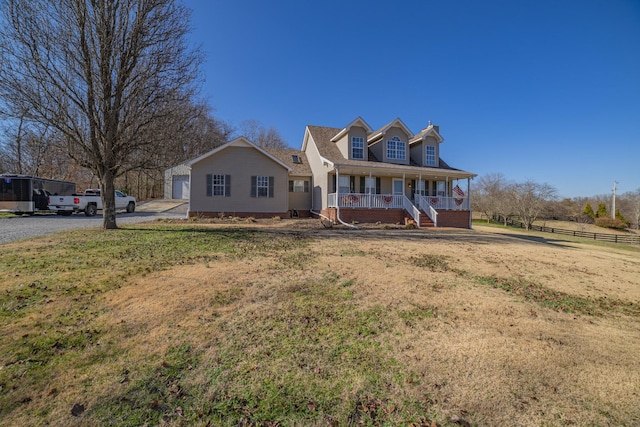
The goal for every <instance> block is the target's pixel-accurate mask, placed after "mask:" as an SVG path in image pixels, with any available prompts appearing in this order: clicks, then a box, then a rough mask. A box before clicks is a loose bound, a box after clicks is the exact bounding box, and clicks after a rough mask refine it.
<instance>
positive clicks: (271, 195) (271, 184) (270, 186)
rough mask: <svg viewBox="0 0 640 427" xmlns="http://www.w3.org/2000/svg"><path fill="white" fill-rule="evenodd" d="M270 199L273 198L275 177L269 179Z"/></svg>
mask: <svg viewBox="0 0 640 427" xmlns="http://www.w3.org/2000/svg"><path fill="white" fill-rule="evenodd" d="M269 197H273V177H272V176H270V177H269Z"/></svg>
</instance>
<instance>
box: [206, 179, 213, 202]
mask: <svg viewBox="0 0 640 427" xmlns="http://www.w3.org/2000/svg"><path fill="white" fill-rule="evenodd" d="M212 195H213V175H212V174H210V173H208V174H207V197H211V196H212Z"/></svg>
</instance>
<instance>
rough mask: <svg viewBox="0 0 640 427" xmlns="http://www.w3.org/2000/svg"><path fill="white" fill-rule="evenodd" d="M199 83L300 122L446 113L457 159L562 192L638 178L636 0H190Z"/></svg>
mask: <svg viewBox="0 0 640 427" xmlns="http://www.w3.org/2000/svg"><path fill="white" fill-rule="evenodd" d="M185 3H186V5H187V6H188V7H189V8H191V9H192V10H193V15H192V21H191V23H192V26H193V32H192V34H191V38H192V41H193V43H194V44H197V45H201V46H202V49H203V50H204V52H205V53H206V55H207V61H206V63H205V65H204V67H203V75H204V78H205V82H204V85H203V97H205V98H206V100H207V101H208V102H209V104H210V105H211V106H212V107H213V108H214V115H215V116H217V117H219V118H220V119H223V120H226V121H229V122H231V123H232V124H235V125H238V124H240V122H242V120H245V119H256V120H258V121H260V122H262V123H263V124H264V125H266V126H274V127H275V128H276V129H278V131H279V132H280V133H281V135H282V136H283V137H284V138H285V139H286V141H287V142H288V144H289V145H290V146H291V147H294V148H299V147H300V146H301V143H302V137H303V135H304V129H305V126H306V125H308V124H311V125H319V126H331V127H343V126H345V125H347V124H348V123H349V122H351V121H352V120H353V119H355V118H356V117H358V116H362V117H363V118H364V119H365V120H366V121H367V122H368V123H369V125H370V126H371V127H373V128H374V129H375V128H378V127H381V126H383V125H384V124H386V123H388V122H390V121H392V120H393V119H395V118H397V117H400V118H401V119H402V120H403V122H404V123H405V124H406V125H407V126H408V127H409V128H410V129H411V130H412V131H413V132H419V131H420V130H421V129H422V128H423V127H426V126H427V124H428V122H429V121H431V122H433V124H437V125H439V126H440V131H441V134H442V136H443V137H444V138H445V141H444V142H443V144H442V145H441V155H442V158H443V159H445V160H446V161H447V162H448V163H449V164H451V165H452V166H454V167H457V168H460V169H464V170H467V171H470V172H474V173H477V174H478V175H484V174H487V173H502V174H504V175H505V176H506V177H507V178H509V179H511V180H515V181H523V180H525V179H533V180H535V181H537V182H540V183H548V184H551V185H553V186H554V187H555V188H556V189H557V190H558V195H559V196H561V197H577V196H593V195H599V194H610V193H611V189H612V187H613V181H614V180H616V181H618V188H617V191H618V193H619V194H620V193H623V192H625V191H631V190H636V189H638V188H640V1H638V0H562V1H557V0H535V1H533V0H532V1H512V0H504V1H493V0H486V1H476V0H454V1H449V0H439V1H430V0H413V1H409V0H394V1H360V0H341V1H337V0H322V1H311V0H308V1H307V0H270V1H267V0H224V1H221V0H186V1H185Z"/></svg>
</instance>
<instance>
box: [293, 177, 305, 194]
mask: <svg viewBox="0 0 640 427" xmlns="http://www.w3.org/2000/svg"><path fill="white" fill-rule="evenodd" d="M292 181H293V192H294V193H304V183H305V180H304V179H294V180H292Z"/></svg>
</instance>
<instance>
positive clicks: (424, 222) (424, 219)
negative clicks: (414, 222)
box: [420, 211, 436, 228]
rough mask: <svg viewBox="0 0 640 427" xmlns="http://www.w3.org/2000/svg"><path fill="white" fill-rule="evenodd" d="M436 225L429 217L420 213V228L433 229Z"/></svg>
mask: <svg viewBox="0 0 640 427" xmlns="http://www.w3.org/2000/svg"><path fill="white" fill-rule="evenodd" d="M435 226H436V225H435V224H434V223H433V221H432V220H431V218H429V216H428V215H427V214H426V213H424V212H422V211H420V228H434V227H435Z"/></svg>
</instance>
